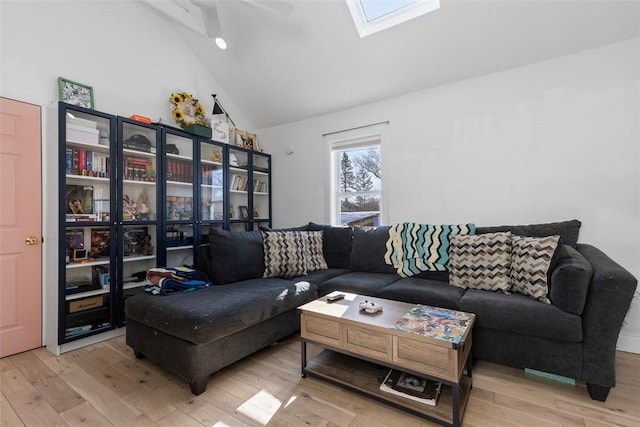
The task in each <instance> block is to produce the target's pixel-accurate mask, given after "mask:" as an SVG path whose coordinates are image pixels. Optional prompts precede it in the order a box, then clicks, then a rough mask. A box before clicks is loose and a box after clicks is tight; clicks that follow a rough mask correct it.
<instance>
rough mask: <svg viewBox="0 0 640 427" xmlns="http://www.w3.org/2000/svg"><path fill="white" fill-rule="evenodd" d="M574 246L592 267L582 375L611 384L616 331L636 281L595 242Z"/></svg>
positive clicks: (584, 315) (584, 321)
mask: <svg viewBox="0 0 640 427" xmlns="http://www.w3.org/2000/svg"><path fill="white" fill-rule="evenodd" d="M577 249H578V251H579V252H580V253H581V254H582V255H583V256H584V257H585V258H586V259H587V261H589V262H590V263H591V267H592V268H593V277H592V279H591V284H590V285H589V294H588V295H587V302H586V304H585V308H584V311H583V313H582V328H583V331H582V333H583V351H582V355H583V368H582V378H583V380H584V381H585V382H586V383H590V384H597V385H600V386H605V387H613V386H615V384H616V377H615V351H616V344H617V342H618V335H619V334H620V329H621V328H622V324H623V322H624V318H625V316H626V314H627V311H628V310H629V307H630V306H631V300H632V299H633V295H634V293H635V291H636V286H637V284H638V281H637V279H636V278H635V277H633V275H631V273H629V272H628V271H627V270H626V269H624V268H623V267H622V266H620V265H619V264H617V263H616V262H615V261H613V260H612V259H611V258H609V257H608V256H607V255H605V254H604V253H603V252H602V251H601V250H599V249H597V248H595V247H594V246H591V245H586V244H578V246H577Z"/></svg>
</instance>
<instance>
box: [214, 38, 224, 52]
mask: <svg viewBox="0 0 640 427" xmlns="http://www.w3.org/2000/svg"><path fill="white" fill-rule="evenodd" d="M216 46H218V47H219V48H220V49H222V50H225V49H226V48H227V42H226V41H224V39H223V38H222V37H216Z"/></svg>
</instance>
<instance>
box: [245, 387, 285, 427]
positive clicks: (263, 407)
mask: <svg viewBox="0 0 640 427" xmlns="http://www.w3.org/2000/svg"><path fill="white" fill-rule="evenodd" d="M280 406H282V402H281V401H280V399H278V398H276V397H274V396H273V395H271V394H270V393H269V392H267V391H265V390H260V391H259V392H258V393H256V394H255V396H253V397H252V398H251V399H249V400H247V401H246V402H244V403H243V404H242V405H240V406H239V407H238V412H240V413H241V414H243V415H246V416H247V417H249V418H251V419H252V420H254V421H256V422H258V423H260V424H262V425H267V423H269V421H270V420H271V418H273V415H274V414H275V413H276V412H277V411H278V409H280Z"/></svg>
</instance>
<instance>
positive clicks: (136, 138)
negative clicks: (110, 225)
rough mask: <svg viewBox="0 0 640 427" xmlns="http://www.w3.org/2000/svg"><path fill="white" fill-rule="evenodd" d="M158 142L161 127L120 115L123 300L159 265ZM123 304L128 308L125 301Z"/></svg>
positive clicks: (122, 319) (121, 281)
mask: <svg viewBox="0 0 640 427" xmlns="http://www.w3.org/2000/svg"><path fill="white" fill-rule="evenodd" d="M158 141H159V130H158V128H156V127H154V126H150V125H145V124H143V123H140V122H136V121H133V120H129V119H125V118H118V142H119V148H120V151H119V157H118V158H119V162H118V171H119V177H121V178H122V179H121V180H119V181H118V185H119V191H118V194H119V195H120V197H119V200H118V226H119V230H118V231H119V233H118V263H119V264H120V266H119V268H118V271H120V272H121V276H120V277H119V278H118V279H119V282H120V283H121V285H122V290H123V294H122V297H123V299H126V298H127V297H129V296H131V295H134V294H136V293H138V292H141V291H142V288H143V287H144V286H145V285H147V284H148V282H147V281H146V272H147V270H149V269H150V268H153V267H156V266H157V246H158V241H159V239H158V219H159V215H162V212H159V211H158V210H159V208H161V207H162V203H160V200H159V192H158V188H159V187H158V182H157V178H158V177H157V176H156V171H157V170H158V166H159V160H158V156H157V152H158ZM119 307H120V308H123V307H124V300H123V301H121V303H120V304H119ZM123 314H124V313H123V312H122V310H121V313H120V315H123ZM121 322H124V317H121Z"/></svg>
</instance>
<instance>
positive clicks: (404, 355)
mask: <svg viewBox="0 0 640 427" xmlns="http://www.w3.org/2000/svg"><path fill="white" fill-rule="evenodd" d="M337 293H339V292H334V293H332V294H329V295H333V294H337ZM340 293H343V294H344V295H345V298H344V299H343V300H339V301H336V302H333V303H328V302H327V301H326V297H322V298H319V299H317V300H315V301H311V302H309V303H307V304H305V305H303V306H301V307H299V310H300V316H301V317H300V322H301V325H300V334H301V337H302V346H303V347H302V374H303V377H304V376H305V374H306V373H310V374H314V375H317V376H320V377H323V378H325V379H332V378H330V377H331V376H332V375H331V372H334V373H335V371H336V369H337V368H336V367H335V366H332V367H331V368H330V369H326V367H321V365H322V363H321V360H322V359H323V358H324V359H326V360H329V359H328V357H329V356H327V355H324V356H322V357H320V358H317V360H313V361H311V362H310V363H309V366H307V361H306V343H307V342H311V343H315V344H319V345H320V346H322V347H325V348H327V349H329V350H332V351H335V352H339V353H342V354H346V355H349V356H352V357H355V358H358V359H364V360H367V361H369V362H374V363H380V364H383V365H386V366H389V367H392V368H396V369H400V370H404V371H407V372H410V373H412V374H417V375H423V376H425V377H429V378H431V379H435V380H438V381H442V382H443V383H444V384H448V385H450V386H452V387H453V388H454V389H457V391H456V390H452V391H453V393H451V392H448V395H449V396H452V397H451V398H450V401H451V405H450V406H449V408H450V409H451V413H450V415H449V416H448V417H445V418H444V419H442V416H441V415H442V407H441V408H439V409H433V407H425V406H424V405H422V406H421V405H420V404H418V405H416V404H415V403H409V402H406V405H403V404H402V401H403V400H407V399H402V398H400V399H396V398H393V399H391V398H389V397H388V395H387V394H386V393H384V392H379V390H377V383H374V386H373V390H358V391H361V392H364V393H365V394H369V395H371V394H374V395H375V396H373V397H376V398H379V399H380V398H382V399H384V400H390V401H392V403H394V404H400V405H401V406H404V407H406V409H409V410H411V411H413V412H419V413H420V414H421V415H426V416H427V417H428V418H435V419H436V420H437V421H439V422H443V421H444V422H446V423H447V424H451V425H458V424H459V421H460V419H461V413H462V410H463V409H464V405H465V403H466V398H467V397H468V392H469V390H470V388H471V356H470V352H471V344H472V334H471V330H472V327H473V323H474V320H475V316H474V315H473V314H470V313H464V312H457V311H454V310H445V309H439V308H433V307H427V306H423V308H428V309H433V310H434V311H435V312H436V313H444V314H448V313H455V314H457V315H460V316H462V317H463V318H465V319H468V320H467V321H466V322H463V323H466V326H464V327H462V328H460V330H458V331H457V332H454V333H457V334H458V335H457V336H455V337H434V336H428V335H424V334H422V333H419V332H420V331H414V332H407V331H406V330H400V329H395V328H394V325H396V323H398V322H399V321H400V320H401V319H403V316H404V317H406V316H407V313H409V312H411V311H412V310H416V309H419V307H421V306H416V305H415V304H408V303H403V302H398V301H391V300H384V299H380V298H373V297H366V296H360V295H356V294H350V293H346V292H340ZM365 300H367V301H370V302H374V303H376V304H380V305H382V307H383V310H382V311H380V312H378V313H375V314H367V313H364V312H362V311H361V310H360V309H359V304H360V303H361V302H363V301H365ZM404 321H405V322H408V323H403V324H402V325H404V326H401V327H404V328H405V329H406V326H408V325H410V324H411V320H404ZM436 326H439V325H436ZM434 335H436V336H438V335H439V334H437V333H436V334H434ZM332 359H335V358H332ZM362 363H364V362H362ZM352 365H353V364H352ZM465 368H466V369H467V375H466V376H465V378H462V377H463V373H464V372H465ZM349 370H350V372H352V367H351V368H349ZM345 374H346V373H345V372H343V373H342V374H340V375H342V376H344V375H345ZM338 376H339V375H338ZM467 377H468V378H467ZM335 380H336V381H335V382H338V383H342V384H343V385H347V386H348V385H349V382H347V383H346V384H344V380H343V378H335ZM351 384H353V382H351ZM351 388H358V387H351ZM365 388H366V387H365ZM368 388H371V387H368ZM460 397H462V402H460ZM398 400H399V401H400V402H398ZM460 404H461V405H462V406H460ZM445 406H447V405H445ZM421 408H423V409H424V412H425V413H424V414H423V413H422V412H423V411H421ZM434 413H435V415H434Z"/></svg>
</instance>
